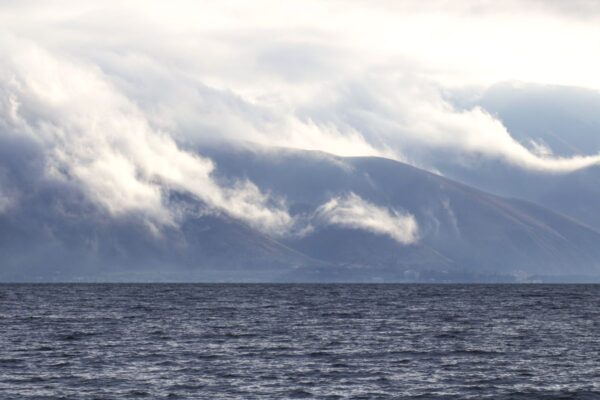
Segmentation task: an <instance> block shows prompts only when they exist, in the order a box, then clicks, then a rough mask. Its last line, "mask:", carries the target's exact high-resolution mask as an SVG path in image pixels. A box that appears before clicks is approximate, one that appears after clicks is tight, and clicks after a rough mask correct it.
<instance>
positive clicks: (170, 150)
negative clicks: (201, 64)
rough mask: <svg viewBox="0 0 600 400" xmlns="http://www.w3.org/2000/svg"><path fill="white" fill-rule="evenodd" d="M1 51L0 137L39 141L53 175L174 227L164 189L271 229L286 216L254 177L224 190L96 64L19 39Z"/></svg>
mask: <svg viewBox="0 0 600 400" xmlns="http://www.w3.org/2000/svg"><path fill="white" fill-rule="evenodd" d="M0 48H1V49H2V52H3V53H4V54H6V55H7V57H6V58H4V59H3V60H2V61H0V95H1V98H2V102H1V103H0V107H1V108H0V128H1V130H0V135H7V136H8V135H12V136H15V135H16V136H25V137H27V138H29V139H30V140H32V141H33V142H35V143H37V144H38V146H39V147H40V149H41V150H42V152H43V154H44V157H45V161H46V169H45V173H46V174H47V175H48V176H49V177H52V178H55V179H64V180H68V181H74V182H77V183H79V184H80V185H81V187H82V188H83V190H84V192H85V193H86V194H87V196H88V197H89V198H90V199H91V200H93V201H94V202H96V203H97V204H99V205H101V206H103V207H104V208H105V209H107V210H108V211H109V212H110V213H111V214H115V215H118V214H122V213H126V212H140V213H143V214H144V215H146V216H147V217H148V218H149V219H150V220H151V221H153V222H154V223H156V224H159V225H160V224H176V219H177V215H176V214H175V213H176V211H175V210H171V209H169V208H168V207H167V206H166V205H165V201H164V195H165V193H163V192H164V190H169V189H174V190H178V191H182V192H186V193H189V194H191V195H193V196H195V197H197V198H198V199H199V200H201V201H202V202H204V203H206V204H207V205H208V206H209V207H211V208H213V209H216V210H222V211H224V212H226V213H227V214H229V215H231V216H233V217H235V218H238V219H241V220H243V221H245V222H247V223H248V224H250V225H251V226H254V227H257V228H259V229H261V230H263V231H266V232H269V233H280V232H284V231H285V230H286V229H287V226H288V225H289V224H290V223H291V217H290V216H289V215H288V213H287V211H286V209H285V204H283V203H282V202H281V201H278V200H277V199H271V198H269V196H267V195H266V194H264V193H261V192H260V190H259V189H258V188H257V187H256V186H255V185H254V184H252V183H251V182H248V181H241V182H237V183H235V184H234V185H231V186H230V187H221V186H220V185H219V184H218V183H217V182H215V180H214V179H213V178H212V176H211V174H212V172H213V169H214V166H213V164H212V162H211V161H210V160H209V159H206V158H203V157H200V156H197V155H195V154H192V153H189V152H186V151H183V150H181V149H180V148H179V147H178V146H177V144H176V143H175V141H174V140H173V139H172V137H171V136H170V135H169V134H168V133H167V132H163V131H160V130H157V129H155V128H154V127H153V126H152V125H151V124H150V123H149V121H148V120H147V118H145V115H144V113H143V112H142V111H141V110H140V109H139V108H138V107H137V105H136V104H135V103H134V102H132V101H130V100H129V99H128V98H127V97H125V96H124V95H122V94H121V93H120V92H119V91H118V90H117V89H116V88H115V87H114V86H113V85H111V83H110V82H108V81H107V80H106V79H105V78H104V76H103V74H102V72H101V71H100V70H98V69H97V68H94V67H93V66H89V65H84V64H79V63H77V62H72V61H70V60H68V59H65V58H60V57H57V56H54V55H52V54H50V53H49V52H47V51H45V50H43V49H41V48H39V47H37V46H35V45H34V44H32V43H28V42H25V41H16V40H15V41H10V42H6V41H5V42H3V43H2V46H1V47H0ZM6 198H7V196H6V195H2V199H3V200H2V204H3V206H2V207H3V208H6V207H7V204H8V203H7V200H6Z"/></svg>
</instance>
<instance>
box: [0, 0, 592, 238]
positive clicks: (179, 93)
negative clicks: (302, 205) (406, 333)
mask: <svg viewBox="0 0 600 400" xmlns="http://www.w3.org/2000/svg"><path fill="white" fill-rule="evenodd" d="M599 48H600V2H599V1H584V0H573V1H568V2H567V1H558V0H557V1H552V0H548V1H534V0H521V1H510V0H508V1H502V2H494V1H461V0H453V1H436V0H433V1H428V2H423V1H376V2H372V1H360V0H354V1H352V0H346V1H336V0H331V1H327V0H321V1H310V0H306V1H286V2H280V1H270V0H257V1H253V2H241V1H218V2H198V1H178V0H174V1H169V2H164V1H113V0H103V1H94V0H91V1H86V2H81V1H71V0H62V1H43V2H42V1H32V0H20V1H12V0H1V1H0V52H1V54H2V57H1V58H0V140H1V141H2V144H3V145H4V146H17V144H18V146H21V147H23V146H25V147H26V146H30V147H35V148H36V149H38V150H39V151H40V154H42V158H43V163H44V168H43V169H44V174H45V175H46V176H47V177H48V179H61V180H67V181H69V182H74V183H76V184H77V185H79V186H80V187H81V188H82V190H83V191H84V192H85V193H86V195H87V196H88V197H89V198H91V199H93V201H95V202H96V203H97V204H99V205H101V206H102V207H104V208H105V209H106V210H108V211H109V212H110V213H112V214H116V215H118V214H120V213H127V212H130V211H131V210H135V211H136V212H141V213H145V214H147V215H149V216H151V218H150V219H151V221H152V224H151V225H156V226H159V225H164V224H175V223H176V220H177V216H178V213H179V210H172V209H169V208H168V207H166V206H165V199H164V187H165V186H167V187H171V188H175V189H177V190H181V191H184V192H187V193H190V194H192V195H193V196H196V197H197V198H198V199H200V200H201V201H203V202H204V203H206V204H208V205H211V206H213V207H216V208H220V209H223V210H225V211H226V212H227V213H229V214H231V215H233V216H235V217H238V218H240V219H243V220H245V221H246V222H248V223H249V224H251V225H252V226H254V227H257V228H259V229H262V230H264V231H268V232H271V233H278V232H285V231H289V230H290V229H291V227H292V226H293V225H294V223H295V222H294V221H293V219H292V218H291V217H290V215H289V214H288V212H287V210H286V205H285V199H279V198H274V197H273V196H270V195H269V194H267V193H262V192H261V191H260V190H259V189H258V188H257V187H256V186H255V185H254V184H253V183H252V182H250V181H239V182H235V183H234V184H231V185H228V186H223V185H222V184H220V183H218V182H216V181H215V179H214V178H213V172H214V170H215V168H216V166H215V165H214V163H213V162H212V161H211V160H210V159H208V158H206V157H203V156H202V154H196V153H193V152H191V151H190V150H189V149H190V148H191V147H197V145H201V144H202V143H205V142H206V141H215V140H217V141H227V142H240V143H256V144H260V145H263V146H284V147H291V148H297V149H308V150H322V151H325V152H329V153H332V154H336V155H341V156H372V155H376V156H383V157H388V158H392V159H396V160H399V161H404V162H407V163H410V164H413V165H416V166H419V167H423V168H426V169H433V166H432V165H431V159H432V158H435V157H436V155H437V154H444V157H448V158H450V159H456V160H457V162H460V160H461V159H463V158H468V157H473V156H475V157H484V158H489V159H494V160H499V161H500V162H503V163H506V164H509V165H512V166H515V167H518V168H522V169H525V170H532V171H537V172H544V173H566V172H570V171H574V170H577V169H580V168H585V167H587V166H590V165H595V164H597V163H599V162H600V155H595V154H592V155H586V156H583V155H574V156H572V157H568V158H564V157H557V156H553V155H552V152H551V151H547V150H548V149H546V148H545V146H544V145H543V144H540V143H535V142H533V143H531V145H529V146H527V145H524V144H522V143H520V142H518V141H517V140H515V139H514V137H513V136H512V135H511V132H510V131H509V130H508V129H507V128H506V127H505V126H504V124H503V122H502V121H501V120H499V119H498V118H497V117H496V116H494V115H492V114H490V113H489V112H487V111H486V110H484V109H482V108H480V107H478V106H472V107H470V108H467V109H464V108H459V107H457V106H456V105H454V104H453V103H452V101H450V100H449V98H452V95H453V93H459V92H460V93H467V92H468V93H478V92H481V91H483V90H485V89H486V88H488V87H490V86H492V85H494V84H497V83H500V82H521V83H527V84H529V83H535V84H541V85H564V86H576V87H580V88H586V89H590V90H593V91H598V90H600V75H598V73H597V71H599V70H600V51H598V50H599ZM565 134H568V133H565ZM599 150H600V149H599ZM3 175H4V176H6V175H7V173H6V172H5V173H3V174H2V173H0V183H2V184H1V185H0V212H2V210H7V209H9V208H10V206H11V204H12V203H14V202H15V199H16V198H18V189H17V188H14V187H11V186H10V184H9V183H8V181H9V179H8V178H6V177H5V178H3ZM334 206H335V207H337V208H335V207H334ZM358 206H360V207H358ZM371 206H372V205H369V204H365V203H364V201H363V200H362V199H359V198H358V199H357V198H354V197H352V196H350V197H348V198H344V199H332V200H331V202H329V203H326V204H324V205H323V206H322V208H321V209H320V213H321V215H322V216H325V217H326V218H327V219H328V220H330V221H331V222H332V223H341V222H340V221H341V219H340V218H338V217H339V216H340V215H342V216H345V219H346V220H348V218H350V217H351V216H354V217H355V218H354V220H361V218H360V215H361V212H364V210H367V209H368V208H369V207H371ZM357 207H358V208H359V209H358V211H357ZM336 210H337V211H336ZM394 212H395V211H394V210H381V213H379V214H381V215H385V219H386V220H390V218H392V219H393V221H394V222H393V223H391V224H386V228H383V232H387V234H388V235H390V236H392V237H394V238H396V239H397V240H398V241H400V242H402V241H404V242H406V241H410V240H412V239H411V238H413V237H415V236H416V233H415V232H416V227H414V226H413V224H412V223H411V219H410V216H408V215H403V214H402V213H401V212H399V213H398V214H397V215H396V214H394ZM390 213H391V214H390ZM376 214H377V213H376ZM379 214H378V215H379ZM394 215H395V216H394ZM382 218H383V217H382ZM377 226H380V225H378V223H377V222H374V223H371V224H370V225H369V229H379V228H377ZM398 227H404V228H403V229H399V228H398ZM399 232H400V233H399Z"/></svg>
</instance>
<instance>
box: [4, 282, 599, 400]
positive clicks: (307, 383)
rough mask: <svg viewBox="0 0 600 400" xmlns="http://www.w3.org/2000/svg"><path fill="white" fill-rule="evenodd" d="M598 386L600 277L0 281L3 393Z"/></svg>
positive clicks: (392, 393) (417, 391) (391, 393)
mask: <svg viewBox="0 0 600 400" xmlns="http://www.w3.org/2000/svg"><path fill="white" fill-rule="evenodd" d="M129 398H152V399H155V398H173V399H196V398H198V399H235V398H239V399H258V398H278V399H279V398H282V399H284V398H319V399H341V398H356V399H371V398H419V399H468V398H472V399H485V398H490V399H533V398H548V399H571V398H574V399H575V398H577V399H578V398H582V399H584V398H589V399H599V398H600V286H577V285H572V286H570V285H554V286H541V285H539V286H538V285H523V286H518V285H491V286H486V285H176V284H175V285H171V284H158V285H143V284H140V285H129V284H116V285H110V284H107V285H104V284H98V285H83V284H72V285H69V284H66V285H0V399H129Z"/></svg>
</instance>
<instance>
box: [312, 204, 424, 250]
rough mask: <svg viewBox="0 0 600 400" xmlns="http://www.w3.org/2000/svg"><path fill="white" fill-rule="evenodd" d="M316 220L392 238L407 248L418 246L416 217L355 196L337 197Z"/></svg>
mask: <svg viewBox="0 0 600 400" xmlns="http://www.w3.org/2000/svg"><path fill="white" fill-rule="evenodd" d="M315 218H316V219H317V220H319V221H321V222H324V223H326V224H329V225H338V226H342V227H345V228H352V229H361V230H365V231H368V232H372V233H375V234H378V235H385V236H389V237H390V238H392V239H394V240H395V241H396V242H398V243H400V244H404V245H406V244H413V243H416V242H417V241H418V237H419V229H418V224H417V221H416V219H415V217H414V216H412V215H410V214H406V213H400V212H398V211H396V210H388V209H386V208H383V207H379V206H377V205H375V204H372V203H369V202H368V201H366V200H363V199H362V198H361V197H359V196H357V195H356V194H354V193H350V194H349V195H346V196H340V197H334V198H332V199H331V200H329V201H328V202H327V203H325V204H323V205H321V206H320V207H319V208H318V209H317V210H316V211H315Z"/></svg>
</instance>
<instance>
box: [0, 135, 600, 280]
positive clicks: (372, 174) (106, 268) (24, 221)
mask: <svg viewBox="0 0 600 400" xmlns="http://www.w3.org/2000/svg"><path fill="white" fill-rule="evenodd" d="M196 151H197V152H198V153H200V154H202V155H203V156H207V157H210V158H211V159H212V160H213V162H214V163H215V165H216V169H215V179H216V180H217V181H222V182H231V181H232V180H246V179H247V180H249V181H251V182H253V183H254V184H255V185H257V186H258V188H260V190H261V191H262V192H263V193H268V194H269V195H270V196H272V197H274V198H281V199H284V200H285V203H286V206H287V209H288V210H289V213H290V216H291V217H292V218H293V220H294V221H295V222H294V227H293V229H290V230H289V231H288V232H285V233H277V234H275V233H268V232H264V231H260V230H258V229H257V228H255V227H252V226H250V225H248V224H246V223H244V222H242V221H240V220H237V219H235V218H233V217H231V216H229V215H228V214H227V213H225V212H222V211H218V210H214V209H212V210H211V209H210V208H209V207H205V205H203V204H202V202H200V201H198V200H197V199H195V198H192V197H190V196H188V195H186V194H185V193H181V192H178V191H177V190H176V189H173V188H165V192H168V202H169V204H170V205H171V206H173V207H179V208H185V209H187V210H193V211H191V212H190V211H188V212H186V213H185V216H184V217H182V218H181V219H180V220H179V221H178V224H177V225H176V226H163V227H161V228H160V229H159V230H158V231H156V230H153V229H149V228H148V225H147V222H146V221H145V220H144V218H142V217H140V216H136V215H127V216H111V215H109V214H107V213H106V212H105V211H103V210H102V209H100V208H99V207H97V206H95V205H93V204H91V203H89V202H88V201H86V200H85V198H84V197H83V196H82V195H81V193H80V192H78V190H77V188H76V187H74V186H71V185H69V184H68V183H65V182H62V183H53V184H52V185H45V186H44V185H37V186H36V188H35V190H32V191H30V193H29V195H28V196H27V197H25V198H23V199H21V205H20V207H19V208H18V209H17V210H15V211H12V212H10V213H4V214H0V254H3V261H2V269H1V270H0V280H1V281H26V280H28V281H31V280H33V281H210V282H212V281H243V282H331V281H333V282H415V281H418V282H457V281H460V282H515V281H518V282H534V281H535V282H537V281H542V282H558V281H581V282H590V281H598V280H600V231H599V229H600V228H599V226H600V224H599V223H598V221H597V220H595V221H583V218H582V216H583V217H584V216H585V215H593V214H594V199H595V198H596V197H594V196H597V195H598V193H600V191H598V190H595V189H594V188H595V187H598V186H595V185H593V182H594V180H595V179H597V177H598V175H597V171H596V170H594V169H592V170H585V171H580V172H579V173H574V174H573V176H572V177H565V176H560V177H554V178H553V179H548V182H547V183H544V185H541V186H543V189H545V191H542V189H540V191H539V192H537V193H538V195H539V199H541V200H543V201H540V202H539V204H538V202H534V201H528V200H522V199H518V198H514V197H506V196H499V195H496V194H491V193H489V192H486V191H482V190H480V189H477V188H474V187H472V186H468V185H466V184H463V183H460V182H458V181H456V180H453V179H449V178H447V177H444V176H441V175H439V174H435V173H431V172H428V171H425V170H422V169H419V168H415V167H413V166H410V165H407V164H404V163H400V162H397V161H393V160H390V159H385V158H378V157H337V156H333V155H330V154H327V153H322V152H313V151H300V150H289V149H273V148H260V147H256V146H240V145H236V146H231V145H215V144H213V145H209V146H203V147H199V148H197V149H196ZM573 177H577V178H578V179H573ZM580 187H583V188H584V189H585V190H586V191H587V193H588V194H586V197H584V196H581V195H578V196H573V198H570V197H569V196H568V193H581V190H579V189H578V188H580ZM575 190H577V192H575ZM542 193H543V195H542ZM540 204H542V205H540Z"/></svg>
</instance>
